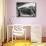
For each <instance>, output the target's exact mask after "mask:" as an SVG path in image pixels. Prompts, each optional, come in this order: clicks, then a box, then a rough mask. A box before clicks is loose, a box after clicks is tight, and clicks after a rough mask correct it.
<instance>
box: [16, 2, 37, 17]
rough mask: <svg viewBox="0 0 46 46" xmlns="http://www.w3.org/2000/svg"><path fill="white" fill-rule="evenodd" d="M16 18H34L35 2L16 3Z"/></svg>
mask: <svg viewBox="0 0 46 46" xmlns="http://www.w3.org/2000/svg"><path fill="white" fill-rule="evenodd" d="M16 9H17V13H16V14H17V17H36V2H16Z"/></svg>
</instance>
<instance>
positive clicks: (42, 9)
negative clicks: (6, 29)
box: [7, 0, 46, 37]
mask: <svg viewBox="0 0 46 46" xmlns="http://www.w3.org/2000/svg"><path fill="white" fill-rule="evenodd" d="M19 1H21V2H32V1H33V2H36V9H37V10H36V17H32V18H31V17H20V18H18V17H16V15H17V14H16V2H19ZM9 18H10V20H9ZM7 21H8V22H7V23H8V24H11V23H12V24H40V25H42V30H43V37H46V0H7Z"/></svg>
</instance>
